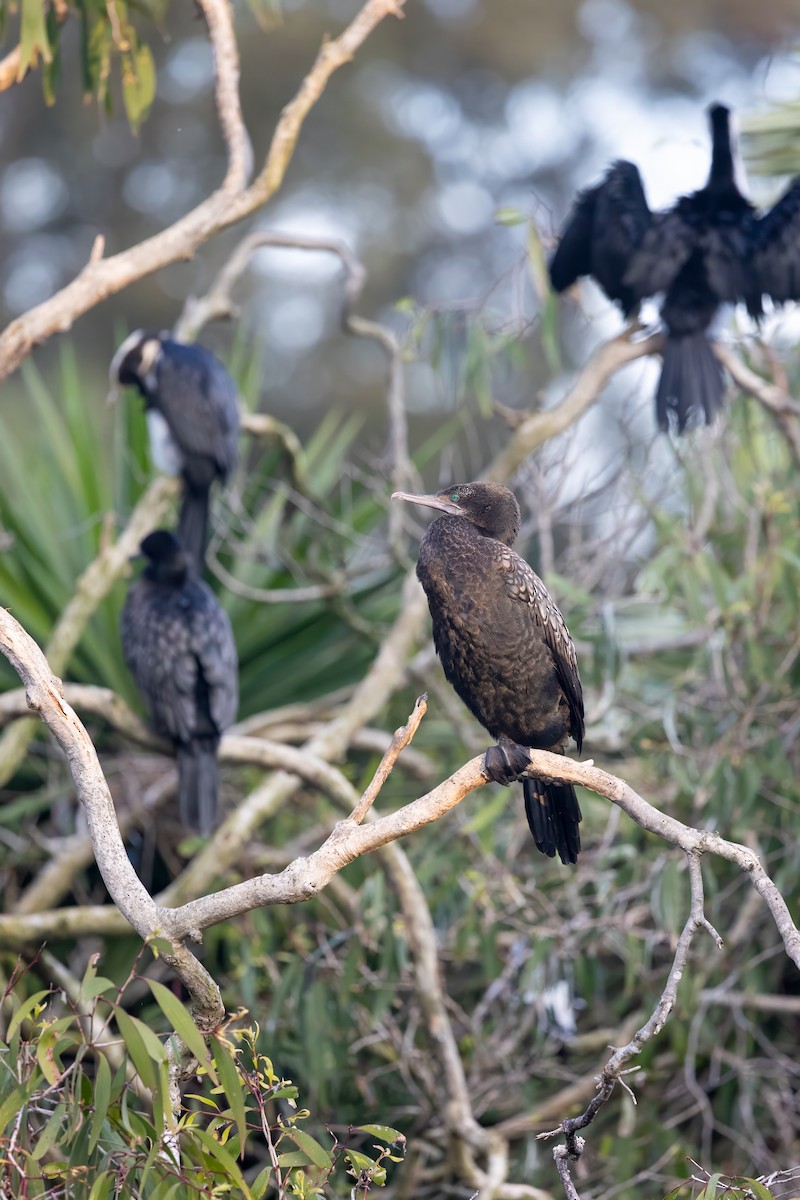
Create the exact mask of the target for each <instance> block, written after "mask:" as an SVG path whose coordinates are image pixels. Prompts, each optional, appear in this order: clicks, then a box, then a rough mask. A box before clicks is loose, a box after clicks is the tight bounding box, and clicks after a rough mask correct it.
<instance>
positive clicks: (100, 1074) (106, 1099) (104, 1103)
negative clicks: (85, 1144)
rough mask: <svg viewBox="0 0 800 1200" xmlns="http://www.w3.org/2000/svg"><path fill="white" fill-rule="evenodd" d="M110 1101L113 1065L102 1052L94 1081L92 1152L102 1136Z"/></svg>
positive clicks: (90, 1133) (90, 1143) (90, 1142)
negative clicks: (111, 1065)
mask: <svg viewBox="0 0 800 1200" xmlns="http://www.w3.org/2000/svg"><path fill="white" fill-rule="evenodd" d="M110 1101H111V1067H110V1066H109V1062H108V1059H107V1058H106V1056H105V1054H100V1055H98V1059H97V1075H96V1077H95V1081H94V1113H93V1114H92V1125H91V1130H90V1132H89V1153H90V1154H92V1153H94V1149H95V1147H96V1145H97V1142H98V1140H99V1138H100V1133H101V1131H102V1129H103V1124H104V1122H105V1119H106V1114H107V1113H108V1106H109V1103H110Z"/></svg>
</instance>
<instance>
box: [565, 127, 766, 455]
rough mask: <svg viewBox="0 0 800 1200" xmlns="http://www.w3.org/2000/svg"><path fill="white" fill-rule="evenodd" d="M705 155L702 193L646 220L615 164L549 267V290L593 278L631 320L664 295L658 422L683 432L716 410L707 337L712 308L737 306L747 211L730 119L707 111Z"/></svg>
mask: <svg viewBox="0 0 800 1200" xmlns="http://www.w3.org/2000/svg"><path fill="white" fill-rule="evenodd" d="M708 113H709V120H710V124H711V136H712V154H711V170H710V172H709V176H708V181H707V183H706V185H705V187H703V188H700V190H699V191H696V192H692V193H691V194H690V195H688V196H681V197H680V199H679V200H677V201H676V202H675V204H674V205H673V206H672V208H670V209H668V210H667V211H666V212H662V213H652V212H651V211H650V209H649V208H648V205H647V200H646V198H645V194H644V189H643V187H642V183H641V178H640V176H639V171H638V169H637V168H636V166H634V164H633V163H629V162H618V163H615V164H614V165H613V166H612V167H611V168H610V170H609V171H608V173H607V174H606V176H605V178H604V179H603V180H602V182H601V183H600V184H598V185H597V186H596V187H594V188H589V189H588V190H587V191H584V192H582V193H580V194H579V196H578V198H577V200H576V202H575V206H574V208H573V211H572V213H571V215H570V218H569V220H568V222H567V225H566V227H565V229H564V232H563V234H562V236H561V240H560V242H559V246H558V248H557V250H556V252H555V254H554V256H553V259H552V261H551V263H550V278H551V281H552V284H553V287H554V288H555V289H556V291H559V292H560V291H563V290H564V289H565V288H567V287H569V286H570V285H571V284H573V283H574V282H575V281H576V280H577V279H578V278H579V277H580V276H582V275H592V276H593V277H594V278H595V279H596V280H597V282H598V283H599V284H600V286H601V287H602V288H603V289H604V291H605V292H606V294H607V295H608V296H609V298H610V299H611V300H614V301H616V302H617V303H618V304H619V305H620V307H621V308H622V310H623V312H624V313H625V315H626V316H629V315H630V314H631V313H632V312H633V311H634V310H635V309H636V308H637V306H638V304H639V302H640V301H641V300H643V299H644V298H645V297H646V296H654V295H656V294H657V293H659V292H660V293H663V300H662V302H661V317H662V319H663V321H664V325H665V327H666V334H667V338H666V345H665V348H664V365H663V368H662V372H661V378H660V380H659V384H658V389H657V391H656V417H657V419H658V424H659V427H660V428H661V429H663V430H666V429H668V428H669V427H670V424H671V422H672V421H674V422H675V424H676V425H677V428H678V431H679V432H682V431H683V430H684V429H685V427H686V425H687V422H688V421H689V419H690V416H692V415H693V414H697V413H703V415H704V416H705V419H706V422H707V423H708V424H710V423H711V421H713V419H714V417H715V415H716V413H717V412H718V410H719V409H720V407H721V405H722V397H723V393H724V390H725V381H724V376H723V373H722V367H721V366H720V363H719V361H718V360H717V358H716V356H715V355H714V352H713V349H712V347H711V345H710V343H709V341H708V337H707V330H708V327H709V325H710V324H711V321H712V320H713V318H714V316H715V314H716V312H717V310H718V308H719V306H720V305H721V304H723V303H726V302H727V303H735V302H736V301H738V300H744V299H745V298H746V296H747V292H748V281H747V275H748V271H747V264H748V260H749V257H750V238H751V233H752V229H753V225H754V211H753V207H752V205H751V204H750V202H749V201H748V200H746V199H745V197H744V196H742V194H741V192H740V191H739V189H738V187H737V186H736V181H735V179H734V165H733V155H732V152H731V139H730V124H729V116H730V114H729V111H728V109H727V108H725V107H724V106H723V105H721V104H713V105H712V106H711V107H710V108H709V110H708Z"/></svg>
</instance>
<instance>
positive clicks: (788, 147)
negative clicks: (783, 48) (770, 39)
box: [742, 46, 800, 176]
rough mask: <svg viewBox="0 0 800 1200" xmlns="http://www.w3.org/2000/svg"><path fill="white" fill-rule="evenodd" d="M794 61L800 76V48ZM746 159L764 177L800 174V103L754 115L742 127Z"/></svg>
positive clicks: (784, 103)
mask: <svg viewBox="0 0 800 1200" xmlns="http://www.w3.org/2000/svg"><path fill="white" fill-rule="evenodd" d="M789 57H790V62H791V64H792V66H793V67H794V70H795V71H796V72H798V75H799V76H800V46H798V47H797V49H796V50H795V51H794V54H793V55H792V56H789ZM742 130H743V133H744V139H743V149H744V156H745V158H746V160H747V162H748V164H749V165H750V167H751V168H752V169H753V170H754V171H756V172H758V173H759V174H760V175H778V176H785V175H797V174H800V148H799V147H800V100H790V101H784V102H783V103H780V104H774V105H772V106H771V107H770V108H768V109H767V110H766V111H765V112H759V113H751V114H750V115H749V116H747V117H746V118H745V120H744V121H743V123H742Z"/></svg>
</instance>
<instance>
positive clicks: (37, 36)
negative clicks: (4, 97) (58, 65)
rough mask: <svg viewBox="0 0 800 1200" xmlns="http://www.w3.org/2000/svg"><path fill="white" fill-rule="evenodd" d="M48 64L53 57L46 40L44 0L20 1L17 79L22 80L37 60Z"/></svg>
mask: <svg viewBox="0 0 800 1200" xmlns="http://www.w3.org/2000/svg"><path fill="white" fill-rule="evenodd" d="M40 56H41V59H42V61H43V62H46V63H49V62H50V61H51V59H52V57H53V53H52V51H51V49H50V43H49V41H48V40H47V22H46V19H45V6H44V0H22V24H21V28H20V36H19V66H18V67H17V79H18V80H20V79H23V78H24V76H25V74H26V73H27V71H28V68H29V67H35V66H36V64H37V62H38V61H39V58H40Z"/></svg>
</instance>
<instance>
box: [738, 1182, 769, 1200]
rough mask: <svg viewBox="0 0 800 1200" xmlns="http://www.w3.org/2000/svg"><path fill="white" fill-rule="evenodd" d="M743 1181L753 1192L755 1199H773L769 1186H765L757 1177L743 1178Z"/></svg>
mask: <svg viewBox="0 0 800 1200" xmlns="http://www.w3.org/2000/svg"><path fill="white" fill-rule="evenodd" d="M743 1182H744V1183H746V1184H747V1187H748V1190H749V1191H751V1192H752V1193H753V1195H754V1196H755V1197H756V1200H775V1197H774V1195H773V1194H772V1192H771V1191H770V1190H769V1188H768V1187H765V1186H764V1184H763V1183H761V1182H760V1181H759V1180H758V1179H745V1180H743Z"/></svg>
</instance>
